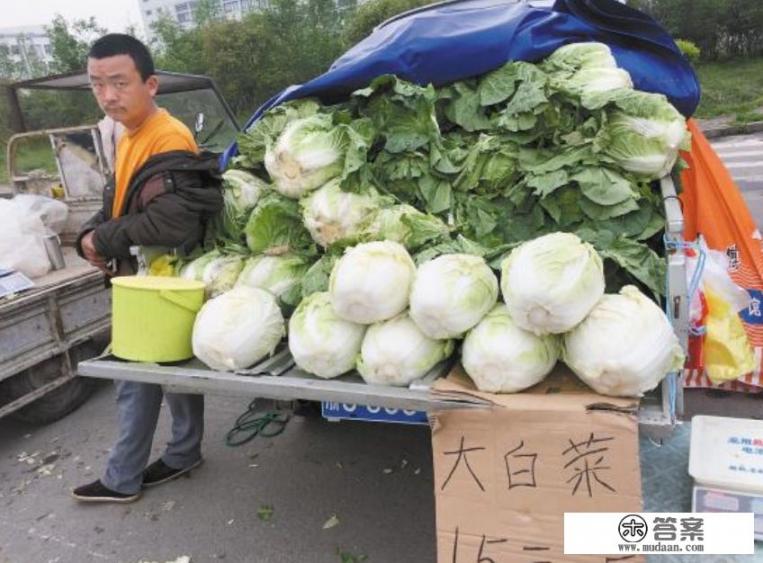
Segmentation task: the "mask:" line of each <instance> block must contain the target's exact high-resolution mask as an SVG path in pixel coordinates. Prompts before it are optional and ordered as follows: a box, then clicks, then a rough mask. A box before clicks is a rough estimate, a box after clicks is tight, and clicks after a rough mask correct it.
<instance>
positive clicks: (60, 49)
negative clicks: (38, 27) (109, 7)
mask: <svg viewBox="0 0 763 563" xmlns="http://www.w3.org/2000/svg"><path fill="white" fill-rule="evenodd" d="M45 31H46V33H47V35H48V39H49V40H50V46H51V58H52V59H53V62H52V63H51V65H50V66H51V68H50V70H51V71H52V72H54V73H62V72H74V71H78V70H82V69H83V68H85V65H86V59H87V52H88V50H89V49H90V45H91V44H92V42H93V41H95V40H96V39H97V38H98V37H100V36H101V35H104V34H105V33H106V29H105V28H103V27H100V26H99V25H98V23H97V22H96V21H95V18H93V17H91V18H89V19H80V20H74V21H72V22H71V23H69V22H68V21H66V19H65V18H64V17H63V16H62V15H60V14H58V15H56V17H55V18H53V21H52V22H51V24H50V25H49V26H46V28H45Z"/></svg>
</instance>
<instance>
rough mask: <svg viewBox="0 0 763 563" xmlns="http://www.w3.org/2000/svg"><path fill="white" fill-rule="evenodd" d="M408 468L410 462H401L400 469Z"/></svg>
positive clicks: (405, 460) (404, 460)
mask: <svg viewBox="0 0 763 563" xmlns="http://www.w3.org/2000/svg"><path fill="white" fill-rule="evenodd" d="M407 466H408V460H407V459H403V461H401V462H400V469H405V468H406V467H407Z"/></svg>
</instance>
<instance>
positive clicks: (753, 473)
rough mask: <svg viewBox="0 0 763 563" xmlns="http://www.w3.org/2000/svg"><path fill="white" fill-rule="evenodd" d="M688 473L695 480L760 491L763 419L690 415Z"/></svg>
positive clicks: (752, 491)
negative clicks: (692, 416) (691, 416)
mask: <svg viewBox="0 0 763 563" xmlns="http://www.w3.org/2000/svg"><path fill="white" fill-rule="evenodd" d="M689 474H690V475H691V476H692V477H694V480H695V481H697V484H701V485H705V486H710V487H720V488H722V489H731V490H736V491H747V492H751V493H757V494H763V421H760V420H750V419H741V418H729V417H720V416H695V417H694V418H692V421H691V447H690V450H689Z"/></svg>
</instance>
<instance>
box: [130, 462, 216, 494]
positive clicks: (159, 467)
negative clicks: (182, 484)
mask: <svg viewBox="0 0 763 563" xmlns="http://www.w3.org/2000/svg"><path fill="white" fill-rule="evenodd" d="M202 461H203V460H201V459H200V460H199V461H197V462H196V463H194V464H193V465H191V466H189V467H185V468H183V469H174V468H172V467H170V466H169V465H167V464H166V463H164V462H163V461H162V458H159V459H157V460H156V461H155V462H154V463H152V464H151V465H149V466H148V467H146V469H145V471H143V488H144V489H145V488H148V487H155V486H156V485H161V484H162V483H166V482H167V481H172V480H173V479H177V478H178V477H180V476H181V475H185V474H186V473H189V472H190V471H191V469H195V468H196V467H198V466H199V465H201V462H202Z"/></svg>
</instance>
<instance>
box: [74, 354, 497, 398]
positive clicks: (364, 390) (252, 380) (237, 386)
mask: <svg viewBox="0 0 763 563" xmlns="http://www.w3.org/2000/svg"><path fill="white" fill-rule="evenodd" d="M284 363H285V364H286V365H287V366H289V367H287V371H285V372H283V373H282V368H283V365H284ZM274 364H276V365H275V369H273V368H274ZM277 364H280V366H279V365H277ZM449 367H450V365H448V364H447V363H443V364H440V365H439V366H436V367H435V368H434V369H433V370H432V371H430V372H429V374H427V376H425V377H424V378H423V380H421V381H419V382H417V383H416V384H414V385H412V386H411V387H391V386H386V385H369V384H367V383H365V382H364V381H363V380H362V379H361V378H360V376H358V375H357V374H356V373H352V374H348V375H345V376H342V377H339V378H336V379H319V378H317V377H314V376H312V375H310V374H308V373H305V372H304V371H302V370H300V369H299V368H297V367H294V361H293V360H292V359H291V355H290V354H289V353H288V350H283V351H281V352H280V353H279V354H278V355H277V359H276V361H275V362H274V361H273V360H265V361H264V362H262V363H260V364H258V365H257V366H255V367H253V368H250V369H248V370H244V371H242V372H238V373H229V372H222V371H214V370H210V369H209V368H208V367H206V366H205V365H203V364H202V363H201V362H199V361H198V360H190V361H188V362H183V363H182V364H180V365H175V366H161V365H158V364H149V363H134V362H125V361H120V360H118V359H117V358H115V357H113V356H103V357H100V358H94V359H92V360H86V361H84V362H80V363H79V366H78V373H79V375H81V376H85V377H94V378H105V379H120V380H127V381H139V382H141V383H154V384H159V385H163V386H165V387H166V388H167V389H169V390H171V391H178V392H182V393H198V394H204V393H212V394H219V395H230V396H236V397H240V396H242V395H243V396H249V397H260V398H263V399H273V400H279V401H289V400H294V399H305V400H309V401H334V402H339V403H352V404H360V405H373V406H377V407H382V408H397V409H407V410H418V411H430V410H440V409H447V408H467V407H480V406H488V404H489V403H486V402H485V403H480V402H479V401H478V400H477V399H474V400H473V401H458V400H450V399H447V400H445V399H440V398H435V397H434V396H433V395H432V394H431V393H430V391H429V387H430V385H431V383H432V381H434V380H435V379H437V378H438V377H441V376H444V375H445V374H446V373H447V371H448V369H449ZM276 373H282V375H275V374H276Z"/></svg>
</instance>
